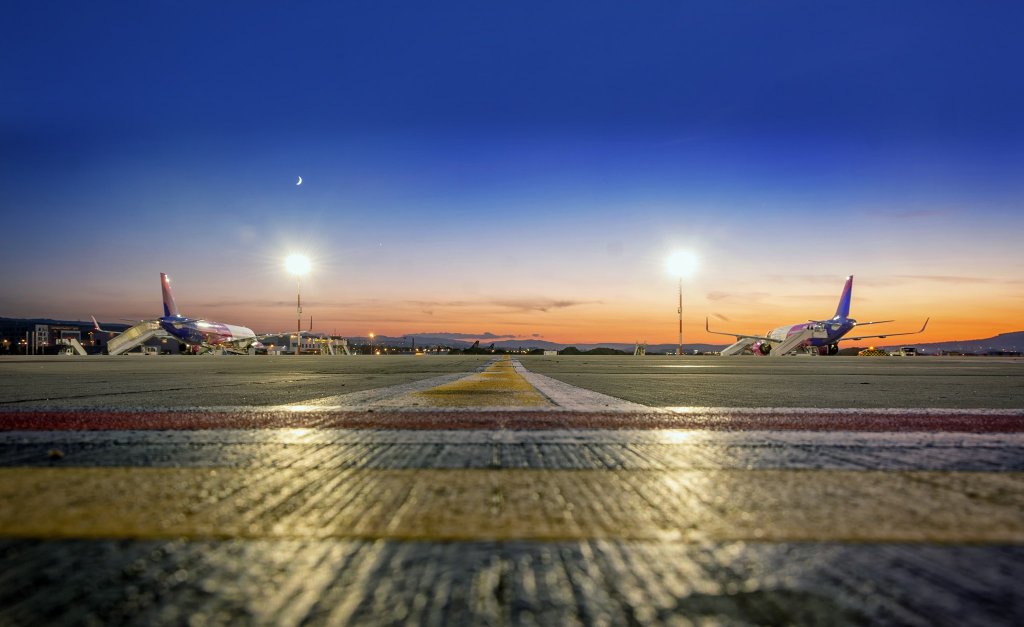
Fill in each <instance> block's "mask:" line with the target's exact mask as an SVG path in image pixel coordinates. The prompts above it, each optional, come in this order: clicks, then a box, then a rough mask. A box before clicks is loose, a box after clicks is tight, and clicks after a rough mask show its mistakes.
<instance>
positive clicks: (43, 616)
mask: <svg viewBox="0 0 1024 627" xmlns="http://www.w3.org/2000/svg"><path fill="white" fill-rule="evenodd" d="M1022 581H1024V360H1021V359H1003V358H991V359H990V358H926V357H917V358H824V357H822V358H811V357H793V358H782V359H769V358H754V357H736V358H713V357H689V356H686V357H668V356H649V357H635V358H634V357H621V358H618V357H600V358H599V357H583V356H579V357H577V356H573V357H532V356H531V357H526V356H523V357H515V358H512V359H509V358H497V357H491V356H435V355H431V356H424V357H412V356H404V357H398V356H396V357H370V356H354V357H312V356H302V357H294V356H278V357H234V356H199V357H194V356H181V357H169V356H168V357H153V356H148V357H142V356H138V357H134V356H132V357H128V356H122V357H96V358H75V357H46V358H41V357H40V358H0V624H4V625H36V624H40V623H46V624H140V625H141V624H146V625H151V624H195V625H219V624H258V625H271V624H272V625H300V624H301V625H307V624H311V625H316V624H429V625H434V624H437V625H441V624H444V625H450V624H495V625H505V624H515V625H519V624H542V625H548V624H557V625H571V624H594V625H615V624H641V625H660V624H807V625H844V624H868V623H870V624H909V625H934V624H950V625H953V624H955V625H1019V624H1022V623H1024V585H1022V584H1021V583H1020V582H1022Z"/></svg>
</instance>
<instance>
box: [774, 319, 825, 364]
mask: <svg viewBox="0 0 1024 627" xmlns="http://www.w3.org/2000/svg"><path fill="white" fill-rule="evenodd" d="M827 337H828V332H827V331H826V330H825V327H823V326H821V325H818V324H815V325H812V326H809V327H807V328H805V329H804V330H803V331H801V332H799V333H796V334H794V335H790V336H789V337H787V338H786V339H785V340H783V341H782V343H780V344H778V345H775V346H772V352H771V353H769V355H770V356H771V357H782V356H783V355H788V354H789V353H790V352H792V351H794V350H796V349H797V348H800V346H802V345H803V343H804V342H805V341H807V340H810V339H825V338H827Z"/></svg>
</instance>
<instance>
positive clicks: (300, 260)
mask: <svg viewBox="0 0 1024 627" xmlns="http://www.w3.org/2000/svg"><path fill="white" fill-rule="evenodd" d="M309 266H310V263H309V257H307V256H305V255H288V256H287V257H285V260H284V268H285V270H287V271H288V273H289V274H296V275H299V276H301V275H303V274H306V273H307V272H309Z"/></svg>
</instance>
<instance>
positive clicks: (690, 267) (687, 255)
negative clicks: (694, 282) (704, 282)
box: [665, 250, 700, 278]
mask: <svg viewBox="0 0 1024 627" xmlns="http://www.w3.org/2000/svg"><path fill="white" fill-rule="evenodd" d="M698 265H700V264H699V262H698V260H697V255H695V254H693V253H692V252H690V251H688V250H677V251H676V252H674V253H672V254H671V255H669V256H668V259H666V260H665V269H666V270H667V271H668V273H669V274H671V275H672V276H676V277H679V278H686V277H688V276H690V275H692V274H693V273H694V272H695V271H696V270H697V266H698Z"/></svg>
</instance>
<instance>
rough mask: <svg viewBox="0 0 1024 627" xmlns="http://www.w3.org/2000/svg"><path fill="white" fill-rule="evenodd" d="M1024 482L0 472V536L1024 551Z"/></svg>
mask: <svg viewBox="0 0 1024 627" xmlns="http://www.w3.org/2000/svg"><path fill="white" fill-rule="evenodd" d="M1022 507H1024V473H1019V472H1013V473H984V472H927V471H911V472H873V471H872V472H863V471H860V472H858V471H826V470H821V471H798V470H797V471H794V470H730V471H667V472H666V471H607V470H581V471H566V470H559V471H549V470H366V469H361V470H344V471H336V470H331V471H326V470H319V469H284V470H282V469H267V470H262V471H255V472H254V471H253V470H252V469H196V468H25V467H22V468H2V469H0V536H5V537H22V538H154V539H155V538H174V537H183V538H194V539H198V538H367V539H419V540H487V539H495V540H517V539H522V540H580V539H593V538H607V539H627V540H670V541H683V542H701V541H729V540H743V541H776V542H805V541H822V542H826V541H827V542H833V541H834V542H926V543H980V544H985V543H1005V544H1024V517H1022V516H1021V511H1022Z"/></svg>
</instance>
